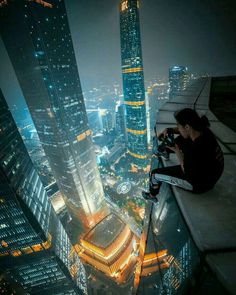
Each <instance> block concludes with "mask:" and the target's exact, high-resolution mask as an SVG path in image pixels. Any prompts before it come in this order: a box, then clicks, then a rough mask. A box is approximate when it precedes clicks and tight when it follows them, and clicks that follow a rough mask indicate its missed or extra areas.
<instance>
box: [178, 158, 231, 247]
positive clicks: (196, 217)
mask: <svg viewBox="0 0 236 295" xmlns="http://www.w3.org/2000/svg"><path fill="white" fill-rule="evenodd" d="M234 159H235V157H234V156H225V171H224V173H223V175H222V177H221V178H220V180H219V182H218V183H217V184H216V186H215V187H214V189H212V190H211V191H209V192H207V193H204V194H199V195H196V194H192V193H189V192H187V191H184V190H182V189H180V188H177V187H173V190H174V193H175V196H176V200H177V202H178V204H179V207H180V209H181V211H182V213H183V215H184V218H185V221H186V223H187V225H188V226H189V229H190V231H191V234H192V237H193V239H194V241H195V243H196V245H197V246H198V248H199V250H200V251H202V252H205V251H211V250H222V249H232V248H235V249H236V197H235V192H236V177H235V171H236V161H234ZM232 165H233V166H234V169H232V168H233V167H232Z"/></svg>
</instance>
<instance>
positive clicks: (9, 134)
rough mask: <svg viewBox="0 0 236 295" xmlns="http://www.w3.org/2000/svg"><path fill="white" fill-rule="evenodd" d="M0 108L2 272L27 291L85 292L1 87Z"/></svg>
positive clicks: (76, 262)
mask: <svg viewBox="0 0 236 295" xmlns="http://www.w3.org/2000/svg"><path fill="white" fill-rule="evenodd" d="M0 110H1V112H0V265H1V267H0V273H1V274H2V273H3V274H4V277H5V278H6V280H9V281H13V282H17V283H18V284H20V285H21V286H22V287H23V288H24V290H25V291H26V292H27V294H38V295H40V294H45V293H47V294H85V293H86V279H85V271H84V268H83V266H82V264H81V262H80V260H79V258H78V256H77V255H76V253H75V251H74V248H73V247H72V245H71V242H70V240H69V238H68V236H67V234H66V232H65V229H64V228H63V226H62V224H61V222H60V220H59V219H58V218H57V216H56V213H55V211H54V210H53V208H52V206H51V203H50V201H49V197H48V195H47V192H46V191H45V189H44V187H43V184H42V182H41V180H40V178H39V176H38V174H37V171H36V170H35V168H34V166H33V164H32V162H31V159H30V157H29V155H28V152H27V150H26V148H25V146H24V143H23V140H22V138H21V136H20V133H19V132H18V129H17V127H16V125H15V122H14V120H13V118H12V116H11V113H10V111H9V109H8V107H7V104H6V102H5V100H4V97H3V95H2V92H1V90H0ZM81 290H83V292H82V291H81ZM7 294H10V293H7ZM17 294H18V293H17Z"/></svg>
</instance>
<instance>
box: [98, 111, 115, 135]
mask: <svg viewBox="0 0 236 295" xmlns="http://www.w3.org/2000/svg"><path fill="white" fill-rule="evenodd" d="M100 115H101V120H102V129H103V132H104V133H109V132H111V131H112V130H113V127H114V123H113V115H112V113H111V112H110V111H108V110H104V111H103V112H100Z"/></svg>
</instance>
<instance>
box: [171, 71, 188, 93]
mask: <svg viewBox="0 0 236 295" xmlns="http://www.w3.org/2000/svg"><path fill="white" fill-rule="evenodd" d="M188 80H189V76H188V68H187V67H183V66H174V67H171V68H170V69H169V83H170V92H169V97H170V98H172V97H173V96H175V94H177V93H178V92H179V91H182V90H185V89H186V86H187V84H188Z"/></svg>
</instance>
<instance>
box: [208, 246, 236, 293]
mask: <svg viewBox="0 0 236 295" xmlns="http://www.w3.org/2000/svg"><path fill="white" fill-rule="evenodd" d="M206 261H207V262H208V264H209V266H210V267H211V269H212V271H213V272H214V273H215V275H216V276H217V278H218V280H219V281H220V282H221V283H222V285H223V286H225V288H226V289H227V290H228V291H229V293H230V294H234V295H235V294H236V263H235V261H236V252H230V253H222V254H221V253H219V254H209V255H207V257H206Z"/></svg>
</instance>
